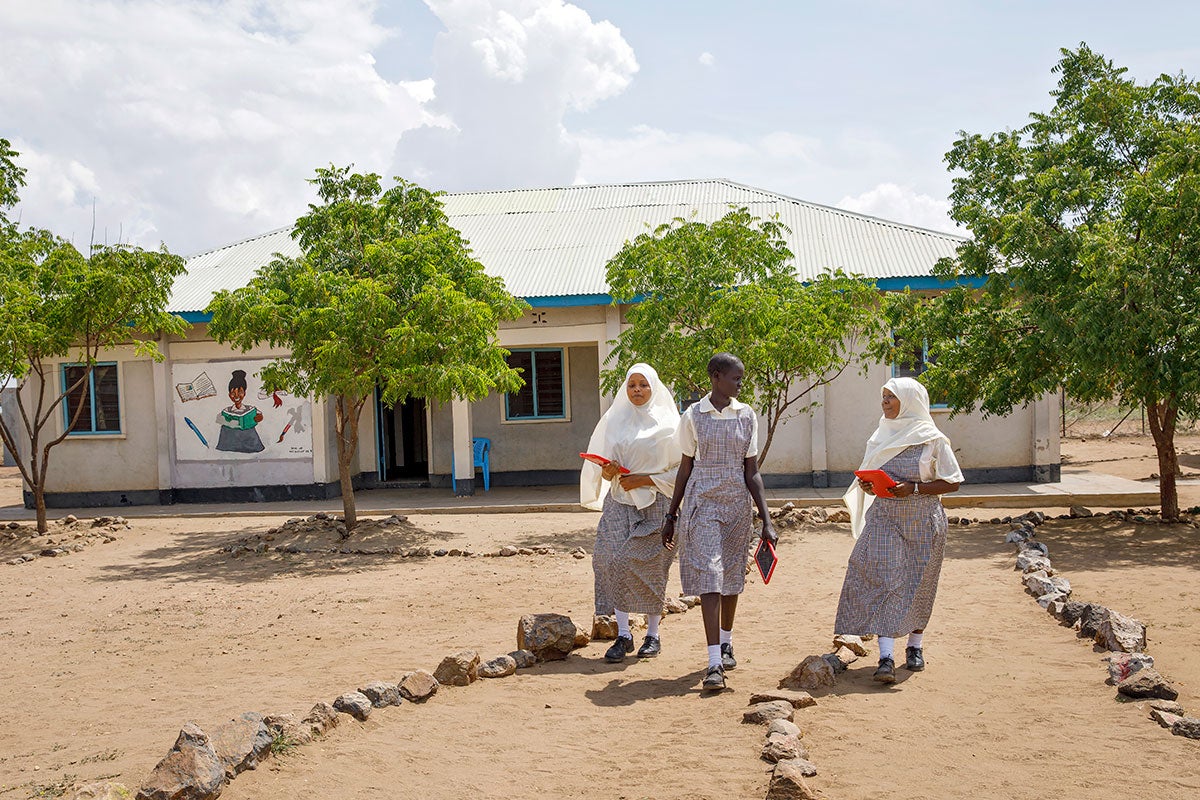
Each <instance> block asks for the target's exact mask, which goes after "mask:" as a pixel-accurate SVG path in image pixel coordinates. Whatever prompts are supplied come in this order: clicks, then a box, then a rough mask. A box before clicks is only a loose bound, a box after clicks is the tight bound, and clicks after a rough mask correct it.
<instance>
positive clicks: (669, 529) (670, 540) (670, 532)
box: [662, 519, 675, 550]
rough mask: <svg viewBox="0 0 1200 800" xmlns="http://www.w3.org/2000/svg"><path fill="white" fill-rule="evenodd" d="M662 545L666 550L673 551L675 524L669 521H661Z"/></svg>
mask: <svg viewBox="0 0 1200 800" xmlns="http://www.w3.org/2000/svg"><path fill="white" fill-rule="evenodd" d="M662 543H663V547H665V548H667V549H668V550H674V549H675V523H674V522H673V521H671V520H669V519H668V520H663V526H662Z"/></svg>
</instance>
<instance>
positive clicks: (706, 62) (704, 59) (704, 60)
mask: <svg viewBox="0 0 1200 800" xmlns="http://www.w3.org/2000/svg"><path fill="white" fill-rule="evenodd" d="M697 60H698V61H699V62H700V64H701V65H702V66H705V67H713V66H716V63H717V57H716V56H714V55H713V54H712V53H710V52H708V51H707V50H705V51H704V52H703V53H701V54H700V58H699V59H697Z"/></svg>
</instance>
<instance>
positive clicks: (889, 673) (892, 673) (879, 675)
mask: <svg viewBox="0 0 1200 800" xmlns="http://www.w3.org/2000/svg"><path fill="white" fill-rule="evenodd" d="M871 680H873V681H876V682H877V683H895V682H896V662H895V660H894V659H892V658H881V659H879V668H878V669H876V670H875V674H874V675H872V676H871Z"/></svg>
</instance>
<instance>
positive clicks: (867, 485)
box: [858, 478, 875, 494]
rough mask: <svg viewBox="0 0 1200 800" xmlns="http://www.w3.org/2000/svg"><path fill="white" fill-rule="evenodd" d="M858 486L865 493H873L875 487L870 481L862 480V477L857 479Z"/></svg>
mask: <svg viewBox="0 0 1200 800" xmlns="http://www.w3.org/2000/svg"><path fill="white" fill-rule="evenodd" d="M858 488H860V489H862V490H863V491H864V492H866V493H867V494H875V487H874V486H872V485H871V482H870V481H864V480H863V479H862V478H859V479H858Z"/></svg>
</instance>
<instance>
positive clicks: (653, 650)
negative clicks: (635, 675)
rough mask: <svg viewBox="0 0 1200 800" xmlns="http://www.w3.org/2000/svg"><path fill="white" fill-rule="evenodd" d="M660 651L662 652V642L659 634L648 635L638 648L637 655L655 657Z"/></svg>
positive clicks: (639, 656)
mask: <svg viewBox="0 0 1200 800" xmlns="http://www.w3.org/2000/svg"><path fill="white" fill-rule="evenodd" d="M660 652H662V642H661V641H659V639H658V637H657V636H649V635H647V636H646V638H645V639H643V640H642V646H641V647H639V648H638V652H637V657H638V658H654V657H655V656H656V655H658V654H659V653H660Z"/></svg>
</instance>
